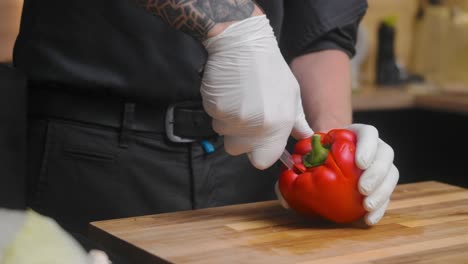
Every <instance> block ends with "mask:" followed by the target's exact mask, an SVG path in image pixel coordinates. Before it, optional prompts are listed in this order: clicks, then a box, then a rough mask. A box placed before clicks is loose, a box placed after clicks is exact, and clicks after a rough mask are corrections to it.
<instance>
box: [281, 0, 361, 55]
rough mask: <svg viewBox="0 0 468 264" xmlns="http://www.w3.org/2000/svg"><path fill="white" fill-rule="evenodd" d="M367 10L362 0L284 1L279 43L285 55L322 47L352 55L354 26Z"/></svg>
mask: <svg viewBox="0 0 468 264" xmlns="http://www.w3.org/2000/svg"><path fill="white" fill-rule="evenodd" d="M366 10H367V1H366V0H347V1H341V0H294V1H285V4H284V21H283V28H282V31H281V39H280V47H281V50H282V52H283V55H284V57H285V59H286V60H287V61H288V62H291V61H292V60H293V59H294V58H295V57H298V56H301V55H304V54H307V53H310V52H315V51H321V50H326V49H338V50H342V51H344V52H345V53H346V54H348V56H350V57H352V56H353V55H354V53H355V43H356V36H357V28H358V26H359V23H360V21H361V19H362V17H363V16H364V14H365V12H366Z"/></svg>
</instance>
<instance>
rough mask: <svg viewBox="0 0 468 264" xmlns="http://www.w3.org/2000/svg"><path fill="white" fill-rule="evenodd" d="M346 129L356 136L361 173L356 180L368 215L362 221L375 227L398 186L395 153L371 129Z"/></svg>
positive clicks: (355, 125)
mask: <svg viewBox="0 0 468 264" xmlns="http://www.w3.org/2000/svg"><path fill="white" fill-rule="evenodd" d="M347 129H349V130H351V131H353V132H354V133H355V134H356V136H357V146H356V165H357V166H358V167H359V168H361V169H363V170H364V172H363V173H362V175H361V178H360V179H359V191H360V192H361V193H362V194H363V195H365V196H367V197H366V198H365V199H364V208H365V209H366V210H367V211H368V212H369V213H368V214H367V215H366V216H365V217H364V220H365V222H366V224H368V225H375V224H377V223H378V222H379V221H380V219H382V217H383V215H384V214H385V210H386V209H387V207H388V203H389V202H390V195H391V194H392V193H393V190H394V189H395V187H396V185H397V183H398V179H399V172H398V169H397V168H396V167H395V165H394V164H393V157H394V152H393V149H392V147H390V146H389V145H388V144H387V143H385V142H384V141H383V140H381V139H380V138H379V133H378V131H377V129H376V128H375V127H373V126H370V125H364V124H352V125H350V126H348V127H347Z"/></svg>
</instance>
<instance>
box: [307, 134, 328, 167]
mask: <svg viewBox="0 0 468 264" xmlns="http://www.w3.org/2000/svg"><path fill="white" fill-rule="evenodd" d="M311 142H312V149H311V150H310V152H309V153H307V154H306V155H304V157H303V159H302V161H303V163H304V166H306V167H308V168H310V167H316V166H320V165H322V164H323V163H324V162H325V160H326V159H327V157H328V149H327V148H326V147H324V146H323V145H322V142H321V141H320V135H313V136H312V141H311Z"/></svg>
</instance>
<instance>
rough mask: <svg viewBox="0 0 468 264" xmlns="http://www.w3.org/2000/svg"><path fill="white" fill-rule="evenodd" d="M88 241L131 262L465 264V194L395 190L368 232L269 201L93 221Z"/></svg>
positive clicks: (433, 185)
mask: <svg viewBox="0 0 468 264" xmlns="http://www.w3.org/2000/svg"><path fill="white" fill-rule="evenodd" d="M90 235H91V237H92V238H93V239H95V240H97V241H100V242H101V243H103V244H105V245H106V246H108V247H110V248H112V249H113V250H116V251H117V252H120V253H121V254H122V255H125V256H126V257H127V258H128V259H129V260H130V263H158V262H171V263H340V264H341V263H468V190H466V189H463V188H460V187H456V186H451V185H447V184H443V183H439V182H433V181H431V182H420V183H412V184H405V185H399V186H398V187H397V189H396V190H395V192H394V193H393V196H392V201H391V203H390V206H389V209H388V211H387V213H386V215H385V217H384V218H383V219H382V220H381V222H379V224H378V225H376V226H374V227H370V228H368V227H366V226H364V225H362V223H353V224H350V225H341V226H339V225H335V224H331V223H326V222H320V221H316V222H311V221H306V220H304V219H302V218H301V217H298V216H296V215H295V214H294V213H292V212H290V211H287V210H284V209H283V208H282V207H280V206H279V205H278V203H277V202H275V201H269V202H260V203H252V204H244V205H235V206H226V207H218V208H210V209H203V210H195V211H184V212H177V213H168V214H160V215H151V216H142V217H135V218H126V219H116V220H109V221H100V222H94V223H91V227H90Z"/></svg>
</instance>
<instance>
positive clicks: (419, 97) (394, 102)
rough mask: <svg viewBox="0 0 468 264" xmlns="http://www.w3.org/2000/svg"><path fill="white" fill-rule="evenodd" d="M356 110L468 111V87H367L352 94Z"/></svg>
mask: <svg viewBox="0 0 468 264" xmlns="http://www.w3.org/2000/svg"><path fill="white" fill-rule="evenodd" d="M352 103H353V110H354V111H375V110H400V109H411V108H417V109H425V110H435V111H444V112H455V113H463V114H466V113H468V88H465V89H464V90H463V91H462V92H460V91H457V92H453V91H443V90H442V91H440V90H435V89H434V88H427V89H426V88H425V87H418V88H415V87H400V88H396V87H395V88H375V87H371V88H369V87H368V88H365V89H363V90H361V91H359V92H356V93H354V94H353V96H352Z"/></svg>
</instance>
